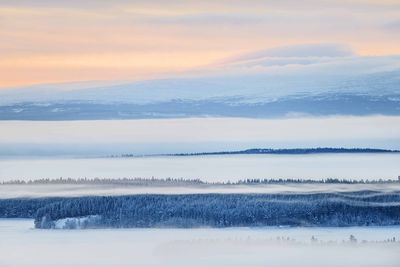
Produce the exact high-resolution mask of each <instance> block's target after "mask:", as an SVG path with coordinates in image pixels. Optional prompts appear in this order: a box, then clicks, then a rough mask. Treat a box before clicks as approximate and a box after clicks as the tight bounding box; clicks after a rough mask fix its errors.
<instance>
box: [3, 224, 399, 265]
mask: <svg viewBox="0 0 400 267" xmlns="http://www.w3.org/2000/svg"><path fill="white" fill-rule="evenodd" d="M32 227H33V222H32V220H25V219H18V220H15V219H1V220H0V236H1V238H0V266H5V267H25V266H26V267H27V266H29V267H39V266H40V267H53V266H75V267H91V266H96V267H97V266H117V267H119V266H174V267H180V266H182V267H183V266H202V267H204V266H276V267H289V266H296V267H303V266H304V267H306V266H307V267H313V266H315V267H317V266H318V267H341V266H347V267H376V266H386V267H397V266H399V262H400V243H399V242H398V241H397V242H394V243H393V242H374V241H383V240H387V239H392V238H393V237H395V238H396V240H399V238H400V227H386V228H385V227H383V228H374V227H353V228H276V227H274V228H228V229H204V228H203V229H106V230H104V229H102V230H37V229H33V228H32ZM350 235H354V236H355V237H356V238H357V239H358V242H357V244H350V243H349V242H348V241H347V240H349V236H350ZM312 236H314V237H315V238H316V239H317V240H318V241H316V242H311V237H312ZM278 237H279V239H278ZM287 238H289V239H290V240H291V241H287V240H285V241H283V239H287ZM363 240H365V241H368V242H367V243H363ZM343 241H345V242H343Z"/></svg>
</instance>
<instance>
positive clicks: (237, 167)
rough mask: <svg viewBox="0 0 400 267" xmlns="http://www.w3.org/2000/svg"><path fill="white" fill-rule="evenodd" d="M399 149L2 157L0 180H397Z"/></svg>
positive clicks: (399, 167)
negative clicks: (384, 151) (383, 151)
mask: <svg viewBox="0 0 400 267" xmlns="http://www.w3.org/2000/svg"><path fill="white" fill-rule="evenodd" d="M399 162H400V154H313V155H229V156H193V157H179V156H176V157H175V156H159V157H157V156H154V157H134V158H93V159H89V158H88V159H85V158H82V159H47V158H46V159H2V160H0V181H7V180H16V179H22V180H33V179H42V178H52V179H56V178H60V177H63V178H85V177H86V178H96V177H97V178H124V177H127V178H134V177H140V178H152V177H154V178H169V177H170V178H185V179H201V180H204V181H209V182H217V181H221V182H223V181H228V180H230V181H236V180H239V179H247V178H259V179H264V178H273V179H280V178H282V179H297V178H299V179H302V178H304V179H316V180H318V179H326V178H338V179H357V180H361V179H374V180H379V179H397V177H398V175H399V174H400V165H399V164H398V163H399Z"/></svg>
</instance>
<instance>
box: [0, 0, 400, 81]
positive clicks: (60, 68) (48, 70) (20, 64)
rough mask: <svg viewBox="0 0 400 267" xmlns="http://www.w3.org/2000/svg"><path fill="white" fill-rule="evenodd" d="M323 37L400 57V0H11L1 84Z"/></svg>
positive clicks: (152, 67) (154, 65) (145, 69)
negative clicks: (399, 55)
mask: <svg viewBox="0 0 400 267" xmlns="http://www.w3.org/2000/svg"><path fill="white" fill-rule="evenodd" d="M83 2H84V3H83ZM314 43H316V44H317V43H338V44H344V45H348V46H349V47H351V48H352V49H353V51H354V52H355V53H356V54H358V55H374V56H375V55H378V56H379V55H393V54H400V1H398V0H387V1H383V0H327V1H317V0H304V1H295V0H283V1H272V0H271V1H270V0H266V1H257V0H249V1H238V0H230V1H225V0H222V1H191V0H187V1H177V0H172V1H161V0H158V1H157V0H149V1H126V0H118V1H102V0H98V1H91V0H89V1H75V0H71V1H66V0H60V1H50V0H47V1H40V0H38V1H27V0H21V1H12V0H3V1H1V2H0V88H8V87H14V86H25V85H30V84H41V83H53V82H71V81H87V80H134V79H138V78H143V77H146V78H147V77H157V76H160V75H164V74H166V73H175V72H181V71H186V70H190V69H193V68H197V67H201V66H205V65H208V64H212V63H213V62H217V61H220V60H222V59H224V58H227V57H231V56H235V55H239V54H241V53H247V52H251V51H257V50H261V49H266V48H273V47H279V46H288V45H296V44H314Z"/></svg>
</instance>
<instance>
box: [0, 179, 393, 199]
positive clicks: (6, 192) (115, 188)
mask: <svg viewBox="0 0 400 267" xmlns="http://www.w3.org/2000/svg"><path fill="white" fill-rule="evenodd" d="M363 190H366V191H374V193H371V194H385V193H393V192H400V183H395V184H393V183H385V184H282V185H280V184H268V185H186V186H174V185H171V186H140V185H127V184H120V185H118V184H0V199H7V198H25V197H29V198H30V197H32V198H35V197H77V196H118V195H134V194H207V193H223V194H228V193H257V194H264V193H265V194H278V193H291V194H295V193H299V194H302V193H339V194H340V193H343V192H354V191H363Z"/></svg>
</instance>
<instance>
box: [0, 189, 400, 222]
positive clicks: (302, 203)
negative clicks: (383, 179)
mask: <svg viewBox="0 0 400 267" xmlns="http://www.w3.org/2000/svg"><path fill="white" fill-rule="evenodd" d="M0 217H3V218H4V217H6V218H34V220H35V227H36V228H55V226H56V223H57V221H58V220H63V219H73V218H82V217H93V218H96V220H93V222H92V221H88V222H86V223H85V227H87V228H114V227H115V228H131V227H132V228H134V227H178V228H189V227H217V228H221V227H258V226H320V227H321V226H322V227H333V226H336V227H342V226H390V225H400V194H399V192H393V193H382V192H372V191H359V192H349V193H308V194H305V193H303V194H294V193H291V194H181V195H158V194H147V195H145V194H143V195H129V196H93V197H69V198H36V199H35V198H32V199H4V200H0ZM69 228H74V227H73V224H69Z"/></svg>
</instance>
